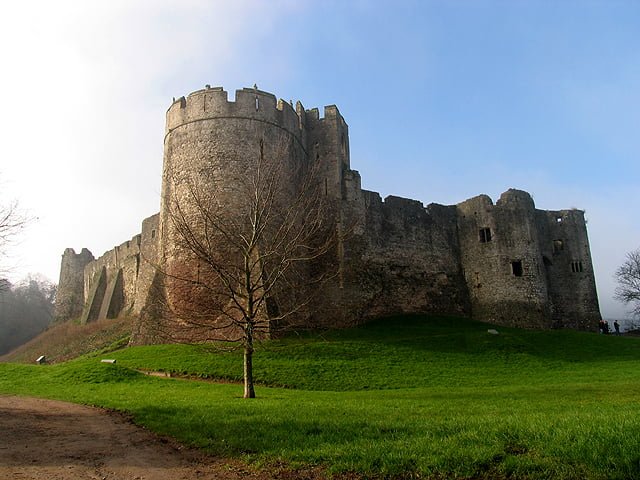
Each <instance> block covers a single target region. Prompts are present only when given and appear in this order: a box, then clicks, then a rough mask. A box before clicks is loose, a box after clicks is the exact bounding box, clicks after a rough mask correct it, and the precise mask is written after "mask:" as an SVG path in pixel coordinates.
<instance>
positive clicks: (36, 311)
mask: <svg viewBox="0 0 640 480" xmlns="http://www.w3.org/2000/svg"><path fill="white" fill-rule="evenodd" d="M4 284H5V286H6V288H5V290H4V291H2V292H0V355H1V354H4V353H7V352H9V351H11V350H13V349H14V348H16V347H18V346H20V345H22V344H23V343H25V342H27V341H29V340H31V339H32V338H34V337H35V336H37V335H38V334H39V333H40V332H42V331H43V330H45V329H46V328H47V326H49V324H50V323H51V319H52V318H53V309H54V299H55V294H56V285H55V284H54V283H52V282H50V281H49V280H47V279H46V278H45V277H43V276H40V275H30V276H28V277H27V278H26V279H24V280H22V281H20V282H19V283H18V284H16V285H12V284H10V283H9V282H7V281H5V282H4Z"/></svg>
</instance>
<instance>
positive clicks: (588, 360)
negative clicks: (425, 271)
mask: <svg viewBox="0 0 640 480" xmlns="http://www.w3.org/2000/svg"><path fill="white" fill-rule="evenodd" d="M487 328H488V327H487V325H485V324H481V323H476V322H471V321H468V320H462V319H455V318H434V317H411V318H394V319H386V320H384V321H380V322H375V323H373V324H370V325H367V326H365V327H362V328H358V329H353V330H345V331H337V332H326V333H324V334H323V335H321V336H318V335H310V334H309V335H305V336H303V337H290V338H285V339H282V340H278V341H273V342H267V343H265V344H264V345H262V346H261V347H260V348H259V350H258V352H257V353H256V357H255V360H254V363H255V368H256V378H257V380H258V382H259V383H260V384H262V385H264V386H262V387H260V388H258V390H257V394H258V397H259V398H258V399H256V400H252V401H246V400H243V399H241V398H239V397H240V395H241V394H242V388H241V386H239V385H235V384H214V383H206V382H192V381H185V380H170V379H158V378H151V377H148V376H144V375H142V374H139V373H137V372H135V371H134V370H133V368H138V369H147V370H164V371H172V372H176V373H183V374H189V375H197V376H203V377H212V378H224V379H232V380H234V379H239V378H240V375H241V369H242V365H241V357H240V354H239V353H215V352H211V351H210V350H209V349H205V348H204V347H201V346H184V345H170V346H156V347H137V348H131V349H125V350H121V351H119V352H113V353H109V354H108V356H109V358H117V361H118V363H117V364H116V365H108V364H101V363H99V358H101V357H95V356H94V357H84V358H82V359H78V360H76V361H72V362H68V363H65V364H59V365H53V366H26V365H14V364H3V365H0V392H3V393H14V394H21V395H36V396H43V397H48V398H57V399H63V400H71V401H75V402H81V403H87V404H93V405H100V406H104V407H108V408H115V409H118V410H122V411H126V412H129V413H130V414H131V415H132V416H133V418H134V420H135V421H136V422H137V423H139V424H142V425H145V426H147V427H148V428H150V429H152V430H154V431H157V432H159V433H162V434H167V435H171V436H174V437H176V438H178V439H179V440H181V441H183V442H185V443H188V444H191V445H196V446H199V447H202V448H205V449H207V450H208V451H211V452H214V453H216V454H220V455H229V456H244V457H246V458H247V459H249V460H250V461H256V462H279V461H285V462H289V463H291V464H293V465H309V464H312V465H316V464H323V465H327V466H328V468H329V470H330V471H332V472H345V471H356V472H361V473H363V474H365V475H371V476H375V475H378V476H389V477H392V476H398V477H402V478H406V477H409V476H410V475H412V474H415V476H416V477H420V478H424V477H427V478H428V477H429V476H432V477H433V478H442V477H445V478H531V479H548V478H557V479H565V478H568V479H571V478H575V479H582V478H593V479H599V478H619V479H627V478H628V479H631V478H640V415H639V414H640V403H639V399H640V341H639V340H637V339H633V338H620V337H605V336H600V335H595V334H588V333H578V332H568V331H557V332H532V331H523V330H516V329H506V328H499V330H500V332H501V334H500V335H497V336H494V335H490V334H488V333H487ZM266 385H270V386H266ZM274 386H286V387H288V388H285V389H283V388H275V387H274Z"/></svg>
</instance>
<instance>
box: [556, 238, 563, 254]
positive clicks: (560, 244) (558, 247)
mask: <svg viewBox="0 0 640 480" xmlns="http://www.w3.org/2000/svg"><path fill="white" fill-rule="evenodd" d="M562 250H564V242H563V241H562V240H554V241H553V253H560V252H561V251H562Z"/></svg>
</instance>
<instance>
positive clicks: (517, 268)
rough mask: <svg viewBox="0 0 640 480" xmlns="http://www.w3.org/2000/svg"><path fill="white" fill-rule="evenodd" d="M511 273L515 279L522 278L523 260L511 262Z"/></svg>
mask: <svg viewBox="0 0 640 480" xmlns="http://www.w3.org/2000/svg"><path fill="white" fill-rule="evenodd" d="M511 272H513V275H514V276H515V277H521V276H522V260H514V261H512V262H511Z"/></svg>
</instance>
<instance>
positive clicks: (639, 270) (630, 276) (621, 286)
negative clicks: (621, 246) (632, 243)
mask: <svg viewBox="0 0 640 480" xmlns="http://www.w3.org/2000/svg"><path fill="white" fill-rule="evenodd" d="M615 279H616V281H617V282H618V287H617V288H616V293H615V296H616V299H618V300H620V301H621V302H624V303H628V304H631V306H632V310H631V312H632V313H633V314H634V315H636V316H640V248H638V249H637V250H634V251H632V252H629V253H627V257H626V260H625V261H624V263H623V264H622V265H621V266H620V267H618V269H617V270H616V273H615Z"/></svg>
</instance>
